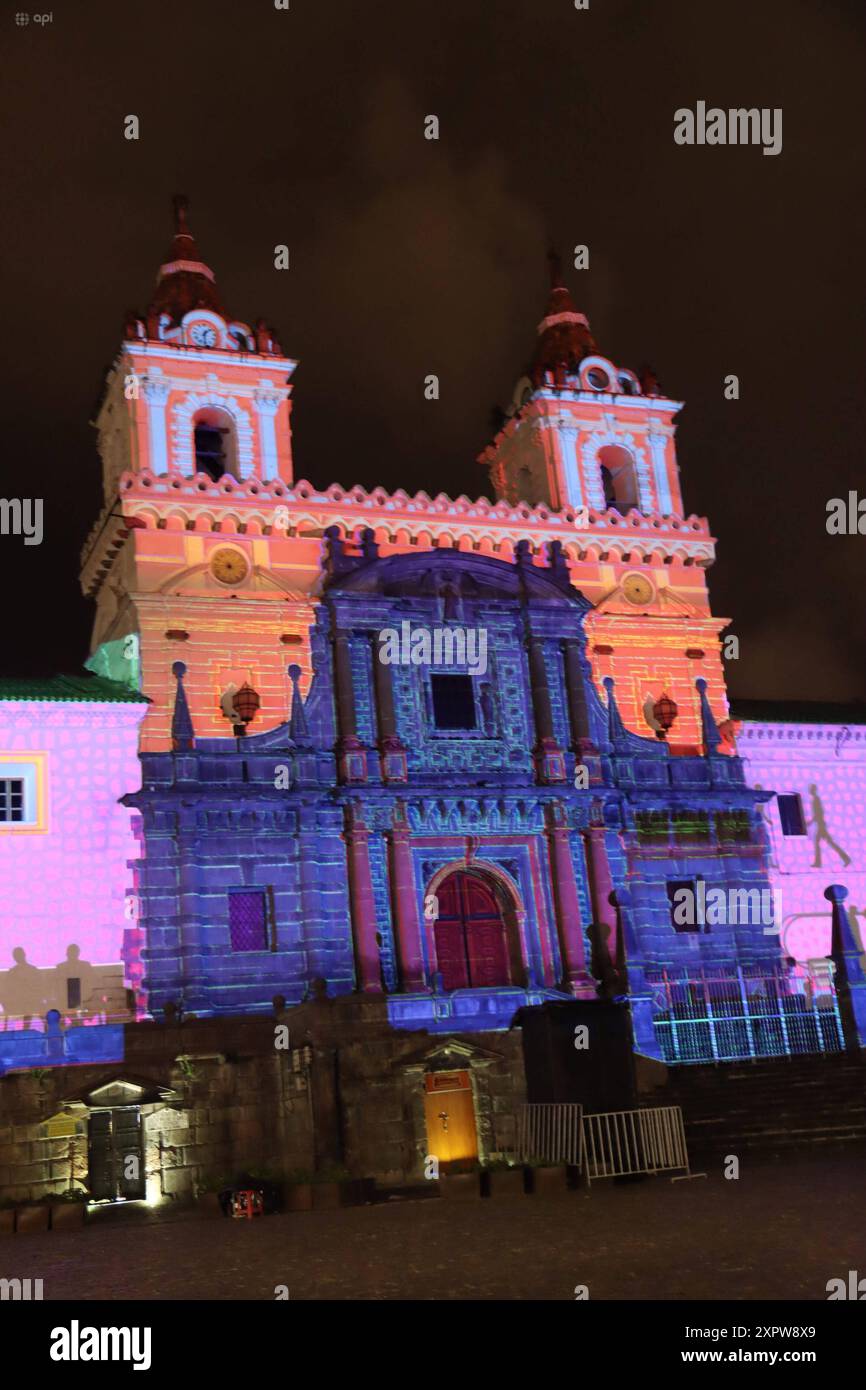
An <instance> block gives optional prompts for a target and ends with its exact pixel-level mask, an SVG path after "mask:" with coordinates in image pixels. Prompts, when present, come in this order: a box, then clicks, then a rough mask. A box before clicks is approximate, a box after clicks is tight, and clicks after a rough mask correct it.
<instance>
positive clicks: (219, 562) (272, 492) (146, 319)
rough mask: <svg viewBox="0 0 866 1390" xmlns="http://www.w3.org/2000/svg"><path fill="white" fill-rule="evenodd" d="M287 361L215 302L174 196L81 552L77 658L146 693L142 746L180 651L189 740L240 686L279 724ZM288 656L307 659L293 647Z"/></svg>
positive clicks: (110, 389)
mask: <svg viewBox="0 0 866 1390" xmlns="http://www.w3.org/2000/svg"><path fill="white" fill-rule="evenodd" d="M296 365H297V364H296V363H295V362H294V361H293V360H292V359H291V358H288V357H286V356H285V354H284V353H283V351H282V348H281V346H280V343H279V341H278V339H277V335H276V332H275V330H274V329H273V328H272V327H271V325H270V324H269V323H268V322H267V321H266V320H265V319H263V318H259V319H257V320H256V321H255V322H254V323H247V322H244V321H243V320H240V319H235V318H233V317H232V316H231V315H230V314H229V313H228V312H227V310H226V308H225V306H224V303H223V299H222V296H221V294H220V292H219V289H218V287H217V283H216V277H215V275H214V272H213V270H212V269H211V267H210V266H209V265H208V264H207V262H206V261H205V260H204V258H203V257H202V254H201V252H200V250H199V248H198V245H197V242H196V239H195V237H194V236H193V233H192V231H191V229H190V225H189V212H188V203H187V199H186V198H185V197H176V198H175V199H174V236H173V238H172V241H171V245H170V246H169V248H168V251H167V253H166V256H165V258H164V260H163V263H162V264H161V265H160V267H159V271H158V273H157V279H156V286H155V289H154V291H153V294H152V295H151V298H150V302H149V304H148V306H147V309H146V311H145V312H144V313H143V314H140V313H137V312H131V313H129V314H127V316H126V323H125V328H124V334H123V341H122V343H121V347H120V351H119V353H118V356H117V358H116V360H115V362H114V365H113V367H112V368H111V370H110V371H109V373H108V377H107V380H106V384H105V389H104V392H103V396H102V400H101V403H100V406H99V410H98V414H97V417H96V420H95V422H94V423H95V426H96V429H97V432H98V440H99V452H100V455H101V458H102V476H103V491H104V498H105V506H104V510H103V513H102V515H101V517H100V518H99V521H98V522H97V525H96V526H95V528H94V530H93V532H92V533H91V536H90V538H89V540H88V543H87V545H86V546H85V548H84V552H83V557H82V575H81V580H82V587H83V588H84V591H85V593H86V594H88V595H90V596H92V597H93V598H94V599H95V601H96V605H97V611H96V619H95V623H94V629H93V636H92V645H91V651H92V655H91V658H90V661H89V662H88V665H90V666H91V667H92V668H93V669H95V670H97V671H101V672H103V673H104V674H107V675H112V676H115V677H118V676H119V677H121V678H125V679H128V680H130V682H131V683H132V682H133V681H135V683H138V684H139V685H140V688H141V689H142V690H143V692H144V694H146V695H148V696H149V697H150V699H151V700H152V702H153V706H152V708H151V710H150V711H149V712H148V716H147V718H146V719H145V723H144V726H143V746H144V747H153V746H156V747H164V746H166V744H167V743H168V741H169V739H170V709H169V700H170V693H171V688H172V686H173V682H172V680H171V666H172V663H173V661H174V660H175V659H177V657H178V656H179V655H182V656H183V659H184V661H185V663H186V664H187V667H188V670H189V676H188V678H187V683H186V686H187V694H188V697H189V702H190V710H191V714H192V717H193V722H194V725H195V728H196V733H197V734H199V735H203V736H208V735H211V736H225V735H230V734H231V731H232V725H231V718H230V713H231V700H230V698H229V701H228V704H227V705H226V703H225V697H226V695H227V694H228V695H229V696H230V695H231V690H232V688H234V689H239V688H240V687H241V686H243V685H244V684H246V685H248V686H251V687H253V688H254V689H256V691H257V693H258V695H259V697H260V700H261V710H262V720H261V725H262V727H267V726H268V724H276V723H279V722H281V720H282V719H283V718H285V714H286V708H287V704H288V699H289V695H290V690H289V688H288V680H287V677H286V674H285V671H286V664H287V661H286V658H287V655H288V654H287V652H286V650H285V646H286V644H287V643H289V644H295V639H296V638H297V644H298V645H300V643H301V638H300V636H299V634H300V632H301V616H302V615H301V606H302V607H303V609H304V615H303V616H304V621H305V622H306V623H307V625H308V624H309V618H308V617H306V608H307V605H306V604H305V603H304V604H303V605H301V606H299V602H298V600H299V599H300V594H299V593H298V586H297V585H296V584H295V583H294V582H293V576H292V575H291V574H290V572H289V570H290V563H289V556H288V554H287V553H286V549H285V547H286V535H285V532H286V524H285V523H283V526H282V529H280V526H279V524H275V513H276V511H277V508H278V506H279V501H280V498H281V496H282V495H284V494H285V491H286V489H287V488H288V487H290V486H291V484H292V480H293V471H292V445H291V406H292V402H291V390H292V387H291V378H292V374H293V372H294V370H295V367H296ZM283 510H285V509H283ZM276 521H277V523H278V521H279V517H278V516H277V517H276ZM305 630H306V629H304V631H305ZM281 638H285V639H286V643H283V644H281ZM290 659H293V660H294V661H296V662H299V663H300V664H301V666H302V669H306V665H307V663H306V662H305V659H304V655H303V653H302V652H301V651H296V652H293V653H292V654H291V658H290ZM136 677H137V681H136ZM226 708H228V709H229V714H226V712H225V710H226Z"/></svg>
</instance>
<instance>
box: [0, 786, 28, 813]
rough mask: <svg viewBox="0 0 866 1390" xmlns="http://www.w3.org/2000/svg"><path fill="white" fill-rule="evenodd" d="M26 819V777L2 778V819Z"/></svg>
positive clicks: (0, 802)
mask: <svg viewBox="0 0 866 1390" xmlns="http://www.w3.org/2000/svg"><path fill="white" fill-rule="evenodd" d="M23 820H24V778H23V777H3V778H0V821H5V822H7V823H9V822H12V821H18V822H19V823H20V822H23Z"/></svg>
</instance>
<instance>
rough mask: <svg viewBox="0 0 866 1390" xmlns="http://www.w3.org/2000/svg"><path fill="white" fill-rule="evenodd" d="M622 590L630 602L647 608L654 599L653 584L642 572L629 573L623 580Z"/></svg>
mask: <svg viewBox="0 0 866 1390" xmlns="http://www.w3.org/2000/svg"><path fill="white" fill-rule="evenodd" d="M622 591H623V594H624V595H625V597H626V598H627V599H628V601H629V603H633V604H635V605H636V606H637V607H640V608H645V607H646V605H647V604H648V603H651V602H652V599H653V594H654V590H653V586H652V584H651V583H650V582H649V580H648V579H645V578H644V576H643V575H642V574H627V575H626V577H625V579H624V580H623V581H622Z"/></svg>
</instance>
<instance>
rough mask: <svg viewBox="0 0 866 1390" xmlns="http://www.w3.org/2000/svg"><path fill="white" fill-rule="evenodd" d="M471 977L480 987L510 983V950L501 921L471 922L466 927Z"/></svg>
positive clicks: (473, 982) (474, 983)
mask: <svg viewBox="0 0 866 1390" xmlns="http://www.w3.org/2000/svg"><path fill="white" fill-rule="evenodd" d="M466 945H467V951H468V955H469V978H470V980H471V982H472V984H473V985H476V986H478V988H485V987H490V986H492V985H504V984H509V983H510V979H511V976H510V972H509V969H508V951H507V949H506V945H505V932H504V930H503V928H502V923H501V922H469V923H468V925H467V927H466Z"/></svg>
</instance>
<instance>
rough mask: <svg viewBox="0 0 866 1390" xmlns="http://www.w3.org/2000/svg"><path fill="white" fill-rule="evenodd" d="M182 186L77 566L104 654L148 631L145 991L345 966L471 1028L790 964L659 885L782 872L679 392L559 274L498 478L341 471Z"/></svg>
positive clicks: (144, 662) (362, 983)
mask: <svg viewBox="0 0 866 1390" xmlns="http://www.w3.org/2000/svg"><path fill="white" fill-rule="evenodd" d="M177 216H178V220H177V226H176V235H175V238H174V242H173V244H172V247H171V250H170V252H169V255H168V258H167V260H166V262H165V263H164V264H163V265H162V267H161V268H160V272H159V277H158V283H157V289H156V292H155V294H154V296H153V299H152V301H151V304H150V306H149V308H148V311H147V313H146V314H145V315H144V316H141V317H139V316H137V315H130V316H129V318H128V322H127V325H126V333H125V340H124V343H123V346H122V349H121V353H120V355H119V357H118V359H117V362H116V364H115V366H114V369H113V371H112V373H111V374H110V376H109V378H108V382H107V388H106V392H105V396H104V400H103V404H102V407H101V411H100V414H99V417H98V422H97V424H98V429H99V440H100V452H101V455H102V460H103V470H104V484H105V512H104V514H103V515H102V516H101V517H100V518H99V519H98V521H97V524H96V527H95V528H94V532H93V536H92V539H91V542H90V543H89V544H88V546H87V547H86V548H85V555H84V566H83V571H82V580H83V584H84V588H85V592H86V593H87V594H88V595H89V596H90V597H92V598H93V599H94V600H95V602H96V606H97V615H96V622H95V629H94V639H93V641H94V657H93V658H92V664H95V665H96V667H97V669H100V670H101V671H102V672H103V674H106V675H110V674H112V672H113V671H116V670H117V663H118V660H119V659H120V654H122V653H123V652H124V651H126V652H127V653H129V652H134V654H135V656H136V658H137V661H138V664H139V673H140V674H139V679H140V688H141V690H142V691H143V692H144V693H145V694H146V695H147V697H148V698H149V700H150V701H151V704H150V706H149V708H148V710H147V712H146V715H145V718H144V720H143V724H142V739H141V749H142V788H141V790H140V791H135V790H131V791H130V794H129V795H128V796H127V797H126V798H125V802H126V804H127V805H128V806H130V807H133V808H134V809H135V811H136V812H137V814H138V818H139V824H140V831H139V834H140V844H141V854H140V856H139V858H138V861H137V864H136V866H135V884H134V895H135V900H136V903H137V905H138V908H139V910H140V927H141V931H142V934H143V940H144V942H145V945H144V947H143V955H144V961H145V966H144V970H143V991H144V993H145V994H146V1000H147V1007H148V1009H149V1010H151V1011H156V1012H157V1013H159V1011H160V1010H162V1009H164V1008H165V1006H166V1005H171V1006H174V1007H176V1008H178V1009H181V1010H185V1011H189V1012H192V1013H194V1014H195V1015H196V1016H201V1015H210V1014H233V1013H237V1012H239V1011H247V1010H253V1011H254V1010H264V1009H267V1008H268V1007H269V1006H270V1004H271V1001H272V999H273V997H274V996H275V995H279V996H282V997H283V998H284V999H285V1000H286V1001H287V1003H295V1002H300V1001H301V1000H302V999H303V998H304V997H306V996H307V995H308V994H309V992H310V990H311V989H312V987H313V982H314V981H316V980H323V981H326V982H327V989H328V990H329V992H332V993H338V994H339V993H343V992H350V991H353V990H360V991H362V992H364V993H370V994H378V993H383V994H384V995H386V996H387V999H388V1006H389V1016H390V1018H391V1019H392V1021H393V1023H394V1025H395V1026H398V1027H410V1028H424V1029H427V1030H432V1031H439V1030H448V1029H454V1028H455V1027H459V1028H461V1029H464V1030H465V1029H467V1028H468V1029H481V1030H484V1029H487V1028H491V1027H493V1028H501V1027H504V1026H507V1024H508V1022H509V1020H510V1019H511V1017H512V1016H513V1015H514V1013H515V1011H516V1008H517V1007H519V1006H521V1005H523V1004H526V1003H529V1002H538V1001H539V1000H541V999H543V998H545V997H562V996H563V994H564V995H566V996H572V997H574V996H578V997H580V996H587V997H592V996H594V995H595V993H596V991H597V988H598V986H599V981H601V982H602V987H603V989H604V990H606V991H608V992H612V993H624V992H625V991H626V987H628V990H629V992H630V993H631V995H632V998H633V1001H634V1004H633V1007H634V1009H635V1011H636V1016H637V1014H638V1013H639V1011H640V1007H641V1002H642V1001H643V1003H644V1004H645V1005H646V1007H647V1009H648V1010H649V1009H650V1008H651V1004H650V984H649V977H650V976H651V975H652V973H653V971H654V970H656V969H657V968H659V967H663V966H664V967H667V966H673V967H680V966H682V967H688V968H694V967H695V966H696V965H704V966H709V965H716V966H722V965H725V964H727V965H732V966H733V965H735V964H741V965H742V964H748V965H751V966H753V967H755V968H761V967H762V966H770V964H771V963H772V962H774V961H775V960H776V959H777V958H778V954H779V951H778V939H777V937H774V936H773V934H772V931H770V932H767V931H766V929H765V928H766V926H767V924H768V922H767V920H766V919H762V920H760V921H751V920H747V921H744V922H741V923H737V922H732V923H727V922H725V923H722V924H718V925H716V926H715V927H714V929H713V930H712V931H711V932H707V931H705V930H703V931H702V930H701V929H700V924H695V923H686V929H685V930H677V928H676V926H675V925H674V924H673V923H672V911H671V892H672V887H671V885H672V884H674V885H680V886H686V887H688V886H689V885H691V884H695V883H697V882H698V880H703V881H704V882H705V883H706V884H707V885H716V886H720V887H722V888H723V889H724V890H725V892H727V891H728V890H735V889H754V890H757V891H758V892H761V891H763V890H767V889H768V888H769V883H768V880H767V865H766V856H765V843H764V840H765V836H764V823H763V819H762V816H761V803H762V801H763V800H764V799H765V796H766V794H763V795H762V794H761V793H756V792H755V791H754V790H752V789H750V788H748V787H747V786H746V785H745V781H744V777H743V772H742V766H741V763H740V761H739V759H738V758H737V756H736V754H735V751H734V748H733V745H732V743H731V740H730V734H729V728H728V727H723V728H722V730H721V731H720V728H719V726H720V724H721V725H723V726H724V724H725V720H726V718H727V707H726V702H725V692H724V676H723V668H722V659H721V645H720V637H719V634H720V631H721V629H722V628H723V627H724V626H725V620H720V619H718V618H716V617H714V616H713V615H712V613H711V611H710V605H709V599H708V595H707V587H706V570H707V568H708V566H709V565H710V564H711V562H712V559H713V541H712V538H711V536H710V533H709V530H708V527H707V524H706V522H705V521H704V520H702V519H700V518H698V517H695V516H691V515H686V514H685V509H684V507H683V502H682V496H681V491H680V481H679V470H678V466H677V461H676V453H675V417H676V414H677V412H678V410H679V409H680V403H679V402H676V401H674V400H671V399H670V398H669V397H667V396H666V395H665V394H664V393H663V392H662V390H661V388H660V386H659V385H658V383H657V381H656V380H655V379H654V378H653V377H652V376H651V375H646V376H645V377H644V379H643V381H641V380H639V379H638V377H637V376H636V375H635V374H634V373H633V372H631V371H630V370H627V369H625V368H621V367H619V366H617V365H616V364H615V363H614V362H613V361H611V360H610V359H609V358H608V357H606V356H604V355H603V354H602V353H601V352H599V350H598V348H597V346H596V344H595V342H594V340H593V337H592V334H591V332H590V328H589V324H588V322H587V320H586V318H585V317H584V315H582V314H580V313H579V312H577V310H576V309H575V308H574V306H573V304H572V301H571V297H570V295H569V292H568V290H567V289H566V288H565V286H564V285H563V284H562V283H561V281H560V279H559V276H558V274H557V273H556V272H555V271H554V273H553V275H552V286H551V291H550V297H549V302H548V305H547V308H546V311H545V314H544V317H543V319H542V320H541V322H540V324H539V325H538V330H537V339H536V347H535V352H534V355H533V358H532V361H531V364H530V366H529V369H528V371H527V373H526V375H525V376H524V377H522V378H521V380H520V381H519V382H518V385H517V387H516V389H515V393H514V399H513V402H512V405H511V408H510V411H509V413H508V415H507V416H506V420H505V423H504V426H503V428H502V429H501V431H500V432H499V434H498V435H497V437H496V438H495V439H494V441H493V442H492V443H491V445H490V446H489V447H488V448H487V449H486V450H485V452H484V454H483V455H482V457H481V460H480V462H481V463H482V464H483V465H484V466H485V467H486V469H487V470H488V473H489V477H490V480H491V483H492V487H493V491H494V493H495V496H496V501H494V502H489V501H485V500H483V499H479V500H477V501H474V502H473V501H470V500H469V499H468V498H466V497H460V498H458V499H456V500H452V499H449V498H447V497H444V496H442V495H440V496H437V497H435V498H431V497H429V496H427V495H426V494H424V493H420V494H416V495H414V496H409V495H408V494H406V493H404V492H398V493H396V494H393V495H391V494H388V493H385V492H384V491H382V490H381V489H375V490H374V491H373V492H371V493H369V494H368V493H366V492H365V491H364V490H363V489H361V488H359V487H355V488H352V489H350V490H345V489H344V488H342V487H341V486H339V485H336V484H334V485H332V486H331V487H329V488H327V489H325V490H323V491H319V490H317V489H315V488H314V487H313V486H312V485H310V484H309V483H306V482H303V481H296V480H295V477H294V464H293V458H292V448H291V409H292V404H293V402H292V376H293V373H294V370H295V365H296V364H295V362H294V361H293V359H291V358H290V357H288V356H286V355H285V353H284V352H283V350H282V347H281V345H280V343H279V342H278V341H277V339H276V336H275V333H274V330H273V329H272V328H271V327H270V326H269V325H268V324H267V323H266V322H265V321H263V320H259V321H258V322H257V323H255V324H254V325H252V326H250V325H249V324H247V323H244V322H240V321H236V320H233V319H232V318H231V317H230V316H229V315H228V314H227V313H226V311H225V309H224V307H223V305H222V302H221V299H220V297H219V293H218V290H217V287H216V283H215V279H214V275H213V272H212V270H211V269H210V267H209V266H207V264H206V263H205V262H204V261H203V260H202V258H201V255H200V253H199V251H198V249H197V246H196V244H195V241H194V240H193V238H192V235H191V233H190V231H189V228H188V225H187V221H186V209H185V206H184V205H183V204H182V203H181V204H180V206H179V210H178V214H177ZM397 633H399V634H400V636H401V645H400V648H399V650H397V649H396V648H395V655H394V658H393V659H389V658H388V651H387V648H386V643H387V642H388V641H389V640H392V639H389V636H388V634H397ZM473 635H474V636H475V637H476V639H478V640H477V641H476V647H475V649H474V650H475V661H474V665H473V662H472V660H471V654H472V650H473V649H472V641H471V639H472V637H473ZM425 637H426V639H427V640H428V645H429V646H430V651H429V653H428V654H427V655H426V656H425V653H424V642H425ZM437 638H438V649H439V660H438V663H437V660H436V646H437V643H436V641H435V640H433V639H437ZM446 639H447V640H446ZM481 639H483V647H484V662H483V669H481V666H482V663H481V662H480V661H479V660H478V659H477V657H478V651H479V650H480V646H479V641H480V640H481ZM467 643H468V645H467ZM413 650H414V651H415V653H416V655H418V656H419V657H420V659H419V660H414V659H413V655H412V653H413ZM461 656H462V660H461ZM592 924H595V925H594V926H592ZM769 925H770V926H772V922H771V921H770V923H769ZM591 926H592V930H591V929H590V928H591ZM626 969H627V970H628V972H629V974H628V981H627V982H626V976H625V970H626ZM593 971H594V972H595V974H593ZM641 1031H642V1036H643V1040H644V1043H645V1045H646V1046H648V1047H650V1046H652V1044H653V1028H652V1024H651V1021H650V1018H649V1014H647V1020H646V1023H645V1026H644V1027H643V1028H642V1030H641ZM653 1050H655V1048H653Z"/></svg>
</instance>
